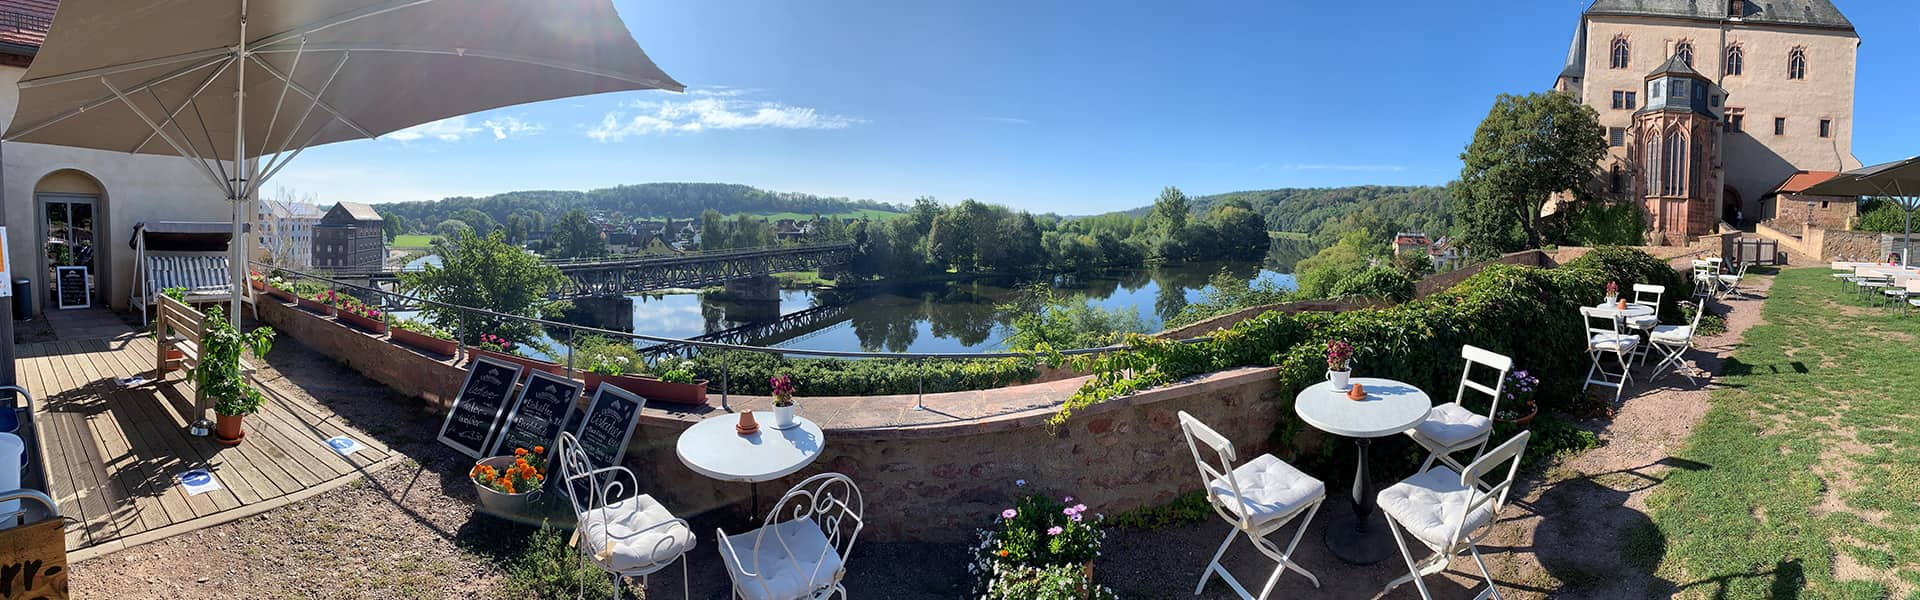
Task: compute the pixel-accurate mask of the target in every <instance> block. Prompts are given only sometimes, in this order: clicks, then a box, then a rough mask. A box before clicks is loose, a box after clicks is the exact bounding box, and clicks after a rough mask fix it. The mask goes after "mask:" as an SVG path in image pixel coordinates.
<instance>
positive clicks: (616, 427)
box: [573, 385, 647, 468]
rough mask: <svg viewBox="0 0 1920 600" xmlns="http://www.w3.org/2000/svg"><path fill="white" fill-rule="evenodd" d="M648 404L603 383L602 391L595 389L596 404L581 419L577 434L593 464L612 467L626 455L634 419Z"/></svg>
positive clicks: (575, 435)
mask: <svg viewBox="0 0 1920 600" xmlns="http://www.w3.org/2000/svg"><path fill="white" fill-rule="evenodd" d="M646 405H647V400H646V399H645V398H641V397H639V396H635V395H634V394H633V392H629V391H626V390H623V389H620V388H618V387H614V386H611V385H601V386H600V391H598V392H594V394H593V404H591V405H589V406H588V407H587V416H586V418H584V419H581V420H580V430H579V431H577V432H574V434H573V435H574V437H575V438H578V439H579V440H580V448H581V449H582V450H585V451H586V453H587V460H588V461H590V464H592V465H593V466H594V467H595V468H598V467H610V466H613V465H617V464H620V461H621V459H624V458H626V456H627V440H628V439H629V438H632V437H633V425H634V422H635V421H638V420H639V419H640V409H641V408H642V407H645V406H646Z"/></svg>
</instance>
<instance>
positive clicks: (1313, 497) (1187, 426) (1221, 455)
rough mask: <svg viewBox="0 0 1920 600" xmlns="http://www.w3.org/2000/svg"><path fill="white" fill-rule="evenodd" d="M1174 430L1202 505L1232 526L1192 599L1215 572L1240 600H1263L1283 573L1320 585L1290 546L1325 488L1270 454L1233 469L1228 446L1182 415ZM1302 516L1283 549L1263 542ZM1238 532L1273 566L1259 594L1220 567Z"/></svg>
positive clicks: (1222, 438) (1232, 455)
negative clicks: (1188, 454)
mask: <svg viewBox="0 0 1920 600" xmlns="http://www.w3.org/2000/svg"><path fill="white" fill-rule="evenodd" d="M1180 429H1181V431H1183V432H1185V434H1186V438H1187V449H1188V450H1191V451H1192V452H1193V463H1194V466H1196V467H1199V469H1200V484H1201V485H1203V486H1206V490H1207V503H1208V504H1211V505H1213V510H1214V512H1217V513H1220V518H1222V519H1225V520H1226V521H1227V522H1228V523H1230V524H1232V525H1233V530H1232V531H1229V532H1227V539H1226V540H1225V541H1222V542H1220V549H1219V550H1216V551H1214V553H1213V561H1212V562H1209V563H1207V569H1206V571H1205V572H1202V573H1201V574H1200V583H1199V585H1196V586H1194V588H1193V593H1194V595H1199V594H1200V592H1201V591H1202V590H1205V589H1206V587H1207V580H1208V579H1210V578H1212V577H1213V575H1214V574H1216V573H1218V574H1219V575H1220V579H1221V580H1223V581H1225V582H1227V586H1229V587H1232V588H1233V591H1235V592H1238V593H1239V594H1240V597H1241V598H1243V599H1244V600H1255V599H1256V598H1258V599H1261V600H1264V599H1265V598H1266V597H1267V594H1270V593H1272V592H1273V586H1274V584H1276V583H1279V582H1280V575H1281V574H1283V573H1286V572H1287V569H1293V570H1295V571H1298V572H1300V574H1301V575H1305V576H1307V580H1308V581H1312V582H1313V587H1316V588H1317V587H1320V578H1318V577H1314V576H1313V573H1309V572H1307V570H1306V569H1305V568H1302V567H1301V566H1300V565H1298V564H1296V563H1294V562H1293V558H1292V557H1293V550H1294V548H1295V547H1297V546H1299V545H1300V537H1301V536H1302V535H1305V534H1306V532H1307V525H1308V524H1309V523H1312V522H1313V515H1314V513H1316V512H1319V510H1320V502H1321V501H1322V500H1325V499H1326V497H1327V485H1326V484H1325V483H1322V482H1321V481H1320V480H1318V479H1314V478H1313V477H1312V476H1310V475H1307V474H1306V473H1302V472H1300V470H1299V469H1295V468H1293V465H1289V464H1287V463H1286V462H1285V461H1282V460H1280V459H1279V458H1276V457H1274V456H1273V455H1272V454H1262V455H1260V456H1259V457H1258V458H1255V459H1253V460H1251V461H1248V462H1247V464H1244V465H1240V466H1239V467H1238V468H1235V467H1234V466H1233V462H1234V460H1235V456H1236V454H1235V452H1234V450H1233V442H1232V441H1229V440H1228V439H1227V438H1226V436H1222V435H1220V433H1219V432H1216V431H1214V430H1213V428H1211V427H1207V425H1206V424H1205V423H1201V422H1200V420H1199V419H1195V418H1193V415H1190V414H1187V412H1186V411H1180ZM1203 446H1204V447H1206V448H1207V449H1209V450H1212V451H1213V452H1212V454H1211V455H1207V454H1203V453H1202V452H1201V451H1200V449H1201V447H1203ZM1215 461H1217V462H1215ZM1302 513H1305V514H1306V518H1304V519H1301V520H1300V527H1299V529H1298V530H1297V531H1295V532H1294V533H1293V541H1291V542H1288V543H1287V547H1286V548H1285V549H1281V548H1280V547H1279V546H1278V545H1276V544H1274V543H1273V542H1272V541H1269V540H1268V539H1267V536H1269V535H1272V534H1273V533H1274V532H1276V531H1279V530H1280V528H1282V527H1285V526H1286V525H1287V523H1289V522H1292V521H1293V518H1294V517H1296V516H1299V515H1300V514H1302ZM1242 534H1244V535H1246V537H1247V539H1248V540H1251V541H1252V542H1253V546H1254V548H1256V549H1258V550H1260V553H1261V554H1265V555H1267V557H1268V558H1271V559H1273V561H1274V562H1275V563H1278V564H1277V565H1275V566H1274V569H1273V574H1272V575H1269V576H1268V577H1267V584H1266V586H1264V587H1262V588H1260V595H1259V596H1254V595H1253V594H1251V593H1249V592H1248V591H1247V588H1246V587H1245V586H1242V585H1240V581H1239V580H1236V579H1234V578H1233V574H1232V573H1229V572H1228V571H1227V567H1226V566H1225V565H1222V564H1220V557H1222V556H1225V555H1226V554H1227V547H1228V546H1231V545H1233V540H1235V539H1237V538H1238V537H1239V536H1241V535H1242Z"/></svg>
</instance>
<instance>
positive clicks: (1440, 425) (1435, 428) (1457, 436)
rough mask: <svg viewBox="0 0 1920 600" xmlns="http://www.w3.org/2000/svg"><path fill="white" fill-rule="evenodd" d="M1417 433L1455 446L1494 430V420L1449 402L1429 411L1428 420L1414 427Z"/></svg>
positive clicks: (1445, 444)
mask: <svg viewBox="0 0 1920 600" xmlns="http://www.w3.org/2000/svg"><path fill="white" fill-rule="evenodd" d="M1413 430H1414V432H1415V433H1418V434H1420V435H1422V436H1425V437H1426V438H1427V439H1429V440H1433V441H1435V442H1439V444H1440V445H1442V446H1447V447H1453V446H1458V445H1460V443H1461V442H1465V441H1467V440H1471V439H1474V438H1476V437H1479V436H1482V435H1485V434H1486V433H1487V432H1489V431H1493V421H1492V420H1489V419H1487V418H1486V417H1485V416H1482V415H1476V414H1473V411H1470V410H1467V408H1466V407H1464V406H1460V405H1459V404H1456V403H1453V402H1448V403H1446V404H1442V405H1439V406H1435V407H1433V410H1430V411H1427V420H1425V421H1421V422H1420V425H1419V426H1416V427H1414V428H1413Z"/></svg>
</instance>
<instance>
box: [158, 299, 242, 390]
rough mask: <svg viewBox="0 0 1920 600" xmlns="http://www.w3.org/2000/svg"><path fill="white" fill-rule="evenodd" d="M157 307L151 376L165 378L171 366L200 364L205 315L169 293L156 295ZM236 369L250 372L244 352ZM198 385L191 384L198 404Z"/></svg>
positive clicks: (205, 329) (186, 366) (205, 330)
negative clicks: (171, 355)
mask: <svg viewBox="0 0 1920 600" xmlns="http://www.w3.org/2000/svg"><path fill="white" fill-rule="evenodd" d="M157 304H158V309H157V311H156V313H157V314H156V315H155V319H154V321H153V333H154V335H153V339H154V342H155V344H154V346H156V347H158V348H159V350H158V351H157V352H156V354H157V356H155V357H154V365H155V366H154V374H153V377H154V380H155V381H158V380H161V379H165V378H166V377H167V373H169V372H172V371H173V370H175V369H181V370H186V369H192V368H193V367H196V366H199V364H200V337H201V336H203V335H206V333H207V315H205V314H203V313H201V312H200V311H197V310H194V309H193V307H192V306H188V305H187V304H186V303H185V302H181V301H179V300H175V299H173V298H172V297H169V296H164V295H163V296H160V299H159V301H158V302H157ZM169 350H172V351H177V352H179V353H180V356H179V357H178V358H168V357H167V353H168V351H169ZM240 370H241V372H243V373H246V374H248V375H252V374H253V370H254V367H253V365H252V364H250V363H248V362H247V360H246V358H245V357H244V356H242V357H241V359H240ZM201 400H202V398H201V396H200V389H199V386H198V385H195V386H194V392H193V403H194V405H195V406H199V405H200V404H201Z"/></svg>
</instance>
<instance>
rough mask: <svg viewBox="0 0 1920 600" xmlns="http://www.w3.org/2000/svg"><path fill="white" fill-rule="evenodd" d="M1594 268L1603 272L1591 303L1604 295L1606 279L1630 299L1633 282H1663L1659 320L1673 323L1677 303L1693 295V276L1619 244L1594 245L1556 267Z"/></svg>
mask: <svg viewBox="0 0 1920 600" xmlns="http://www.w3.org/2000/svg"><path fill="white" fill-rule="evenodd" d="M1588 269H1592V270H1597V271H1599V272H1601V273H1602V274H1603V276H1602V280H1603V281H1602V283H1601V290H1600V294H1599V295H1598V296H1596V297H1594V298H1593V301H1592V302H1586V303H1585V304H1588V305H1592V304H1597V303H1599V302H1600V301H1601V300H1602V299H1604V297H1605V295H1606V290H1605V286H1606V283H1605V282H1606V281H1617V282H1619V283H1620V295H1621V297H1624V298H1628V299H1632V297H1633V296H1632V294H1633V284H1636V283H1646V284H1652V285H1659V286H1665V287H1666V288H1667V293H1666V295H1664V296H1661V298H1660V320H1661V322H1663V323H1674V322H1678V321H1679V319H1680V303H1682V302H1685V301H1686V300H1687V299H1688V298H1692V297H1693V280H1692V279H1691V278H1689V277H1687V276H1686V275H1684V274H1682V273H1681V272H1679V271H1676V270H1674V269H1673V267H1672V266H1670V265H1668V264H1667V263H1666V261H1663V260H1660V259H1658V258H1654V257H1652V256H1649V255H1648V254H1647V253H1645V252H1641V251H1639V250H1634V249H1632V248H1625V247H1620V246H1603V247H1600V248H1594V249H1593V251H1591V252H1588V253H1586V255H1584V256H1581V257H1580V258H1576V259H1573V260H1571V261H1568V262H1567V264H1565V265H1561V268H1559V269H1555V270H1556V271H1581V270H1588Z"/></svg>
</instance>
